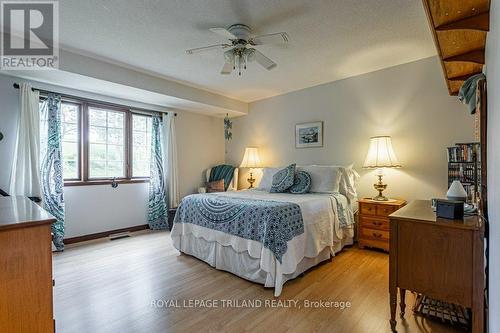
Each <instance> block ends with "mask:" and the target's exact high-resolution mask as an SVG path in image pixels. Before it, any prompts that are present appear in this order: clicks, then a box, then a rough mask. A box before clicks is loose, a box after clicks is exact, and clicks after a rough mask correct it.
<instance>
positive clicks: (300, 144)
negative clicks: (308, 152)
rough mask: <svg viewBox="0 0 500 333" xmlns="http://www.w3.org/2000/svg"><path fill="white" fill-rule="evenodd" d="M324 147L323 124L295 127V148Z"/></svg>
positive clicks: (315, 123)
mask: <svg viewBox="0 0 500 333" xmlns="http://www.w3.org/2000/svg"><path fill="white" fill-rule="evenodd" d="M310 147H323V122H322V121H315V122H312V123H303V124H297V125H295V148H310Z"/></svg>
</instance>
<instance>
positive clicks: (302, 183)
mask: <svg viewBox="0 0 500 333" xmlns="http://www.w3.org/2000/svg"><path fill="white" fill-rule="evenodd" d="M310 189H311V175H309V174H308V173H307V172H305V171H299V172H297V173H296V174H295V179H294V181H293V185H292V187H290V193H293V194H303V193H307V192H309V190H310Z"/></svg>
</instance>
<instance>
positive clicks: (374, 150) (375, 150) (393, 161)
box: [363, 136, 401, 201]
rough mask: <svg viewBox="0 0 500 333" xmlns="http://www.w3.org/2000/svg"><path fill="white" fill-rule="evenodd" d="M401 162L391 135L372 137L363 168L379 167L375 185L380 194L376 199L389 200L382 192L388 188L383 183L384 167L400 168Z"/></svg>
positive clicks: (374, 198)
mask: <svg viewBox="0 0 500 333" xmlns="http://www.w3.org/2000/svg"><path fill="white" fill-rule="evenodd" d="M400 167H401V164H399V161H398V159H397V157H396V154H395V153H394V149H393V148H392V142H391V137H390V136H374V137H372V138H370V147H369V148H368V154H367V155H366V159H365V163H364V164H363V168H367V169H377V177H378V183H376V184H373V187H374V188H375V189H376V190H377V191H378V195H377V196H375V197H373V198H372V199H373V200H376V201H387V200H389V199H387V197H385V196H384V195H383V194H382V192H383V191H384V190H385V189H386V188H387V184H384V183H382V177H383V175H384V173H383V168H400Z"/></svg>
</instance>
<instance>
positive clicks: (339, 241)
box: [171, 190, 355, 296]
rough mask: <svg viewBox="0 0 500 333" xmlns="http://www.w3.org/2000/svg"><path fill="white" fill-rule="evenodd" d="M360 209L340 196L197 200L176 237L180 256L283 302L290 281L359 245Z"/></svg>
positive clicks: (182, 209) (235, 195)
mask: <svg viewBox="0 0 500 333" xmlns="http://www.w3.org/2000/svg"><path fill="white" fill-rule="evenodd" d="M354 205H355V201H353V200H349V199H348V198H347V197H346V196H344V195H342V194H340V193H307V194H290V193H269V192H268V191H265V190H244V191H232V192H221V193H211V194H194V195H190V196H187V197H185V198H184V199H183V200H182V202H181V204H180V205H179V208H178V209H177V213H176V216H175V219H174V226H173V228H172V231H171V237H172V241H173V245H174V247H175V248H176V249H177V250H179V251H180V252H182V253H185V254H188V255H191V256H194V257H196V258H198V259H201V260H203V261H205V262H206V263H208V264H209V265H211V266H213V267H215V268H216V269H219V270H224V271H228V272H231V273H233V274H235V275H237V276H239V277H242V278H244V279H247V280H249V281H252V282H256V283H260V284H263V285H264V286H265V287H273V288H274V295H275V296H279V295H280V294H281V291H282V288H283V284H284V283H285V282H286V281H288V280H291V279H294V278H295V277H297V276H298V275H300V274H302V273H303V272H305V271H307V270H308V269H309V268H311V267H313V266H316V265H317V264H319V263H320V262H322V261H325V260H328V259H330V258H331V257H332V256H334V255H335V254H336V253H338V252H339V251H341V250H342V248H343V247H344V246H345V245H350V244H352V243H353V236H354V209H353V207H354ZM266 214H268V215H266ZM262 220H266V221H268V222H267V223H262ZM230 221H231V223H228V222H230ZM228 225H232V226H233V227H229V229H228ZM235 226H236V227H235ZM238 226H239V228H238Z"/></svg>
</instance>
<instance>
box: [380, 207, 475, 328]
mask: <svg viewBox="0 0 500 333" xmlns="http://www.w3.org/2000/svg"><path fill="white" fill-rule="evenodd" d="M389 218H390V224H391V230H390V242H391V243H390V254H389V257H390V258H389V293H390V307H391V320H390V322H391V328H392V330H393V331H395V329H396V303H397V289H398V288H399V291H400V299H401V300H400V306H401V317H403V316H404V313H405V293H406V290H411V291H415V292H417V293H421V294H424V295H426V296H429V297H432V298H435V299H439V300H441V301H446V302H450V303H454V304H460V305H463V306H465V307H468V308H471V309H472V332H474V333H477V332H483V329H484V278H485V275H484V225H483V223H482V221H481V220H480V219H479V218H478V217H477V216H474V217H467V218H465V219H464V220H463V221H462V220H446V219H441V218H439V219H438V218H436V214H435V213H434V212H433V211H432V208H431V203H430V201H428V200H416V201H413V202H411V203H409V204H408V205H407V206H405V207H403V208H401V209H400V210H398V211H397V212H395V213H393V214H391V215H389Z"/></svg>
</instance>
